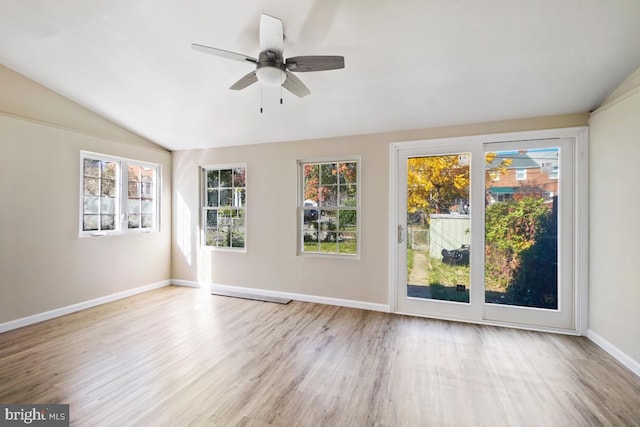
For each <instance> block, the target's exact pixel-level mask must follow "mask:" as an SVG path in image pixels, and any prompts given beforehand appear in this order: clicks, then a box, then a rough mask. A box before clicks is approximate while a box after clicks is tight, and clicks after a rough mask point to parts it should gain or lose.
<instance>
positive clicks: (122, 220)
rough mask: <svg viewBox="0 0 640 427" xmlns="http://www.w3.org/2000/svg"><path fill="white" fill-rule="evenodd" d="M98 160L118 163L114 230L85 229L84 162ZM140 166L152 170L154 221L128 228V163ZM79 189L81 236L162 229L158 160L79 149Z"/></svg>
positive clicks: (135, 232) (160, 171)
mask: <svg viewBox="0 0 640 427" xmlns="http://www.w3.org/2000/svg"><path fill="white" fill-rule="evenodd" d="M85 159H88V160H99V161H104V162H112V163H116V165H117V170H116V188H117V193H116V196H115V208H114V215H115V220H114V229H113V230H84V215H85V209H84V196H85V194H84V178H85V177H84V172H85V171H84V161H85ZM130 165H131V166H140V167H145V168H150V169H153V171H154V182H153V186H154V188H153V190H152V192H153V210H154V221H153V226H151V227H144V228H142V227H140V228H129V226H128V224H129V221H128V212H127V211H128V209H127V206H128V201H129V187H128V185H129V166H130ZM79 177H80V186H79V187H80V191H79V195H80V197H79V199H80V200H79V216H78V218H79V221H78V233H79V237H100V236H113V235H123V234H138V233H152V232H158V231H160V206H161V205H160V195H161V193H162V168H161V165H160V164H158V163H151V162H146V161H142V160H135V159H128V158H124V157H118V156H112V155H108V154H102V153H95V152H91V151H80V173H79Z"/></svg>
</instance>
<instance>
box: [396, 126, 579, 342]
mask: <svg viewBox="0 0 640 427" xmlns="http://www.w3.org/2000/svg"><path fill="white" fill-rule="evenodd" d="M577 148H578V143H577V138H575V137H573V138H572V137H565V138H560V137H558V138H544V139H527V140H518V141H516V140H513V141H508V140H498V141H495V142H494V141H491V140H486V139H484V140H483V138H480V137H478V138H462V139H447V140H438V141H424V142H422V143H415V142H414V143H408V144H404V145H403V144H395V145H394V147H393V148H392V155H393V156H395V157H394V162H395V171H394V174H395V175H394V176H395V178H396V181H395V184H396V192H395V195H394V198H395V200H394V202H395V203H394V208H393V209H394V210H395V211H393V212H392V216H393V219H394V220H396V221H397V229H396V230H395V232H394V235H393V237H394V240H395V241H394V242H393V246H394V248H395V253H394V252H392V255H393V256H392V259H394V263H395V265H394V266H393V268H392V270H395V272H396V274H395V278H396V280H395V283H393V287H394V288H395V289H394V293H393V294H392V300H395V302H394V306H395V309H396V311H397V312H402V313H408V314H416V315H422V316H429V317H438V318H447V319H458V320H467V321H477V322H484V323H497V324H510V325H514V326H518V325H519V326H523V327H533V328H539V329H558V330H567V331H574V330H576V328H577V324H576V323H577V316H576V314H577V312H576V309H577V307H576V304H577V301H578V298H577V297H578V294H577V291H578V285H577V280H576V253H577V247H576V231H575V230H576V222H575V217H576V214H577V213H578V211H577V204H576V194H577V191H578V188H577V183H576V179H575V176H576V155H575V153H576V150H577ZM394 150H395V151H394Z"/></svg>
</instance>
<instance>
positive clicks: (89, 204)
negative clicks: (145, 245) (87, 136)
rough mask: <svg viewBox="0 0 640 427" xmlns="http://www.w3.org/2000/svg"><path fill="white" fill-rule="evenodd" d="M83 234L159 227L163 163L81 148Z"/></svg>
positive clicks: (145, 230) (147, 229) (81, 229)
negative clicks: (104, 153)
mask: <svg viewBox="0 0 640 427" xmlns="http://www.w3.org/2000/svg"><path fill="white" fill-rule="evenodd" d="M80 157H81V169H82V177H81V178H82V182H81V192H82V194H81V198H80V200H81V202H80V236H83V237H86V236H103V235H107V234H118V233H123V232H133V231H143V232H149V231H154V230H157V229H158V202H159V197H158V195H159V185H158V182H159V178H158V177H159V170H160V165H157V164H153V163H147V162H140V161H136V160H129V159H123V158H119V157H113V156H106V155H103V154H96V153H89V152H84V151H83V152H81V156H80Z"/></svg>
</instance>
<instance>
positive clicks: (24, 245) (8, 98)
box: [0, 67, 171, 324]
mask: <svg viewBox="0 0 640 427" xmlns="http://www.w3.org/2000/svg"><path fill="white" fill-rule="evenodd" d="M76 128H79V129H76ZM80 150H89V151H95V152H99V153H104V154H110V155H115V156H122V157H127V158H133V159H139V160H145V161H150V162H157V163H160V164H161V165H162V168H163V180H164V184H165V186H164V189H163V194H162V200H163V203H162V212H161V214H162V227H161V228H162V230H161V232H160V233H152V234H138V235H126V236H112V237H100V238H84V239H81V238H79V237H78V228H79V187H80V178H79V176H80V175H79V174H80ZM170 179H171V153H169V152H167V151H166V150H163V149H160V148H159V147H157V146H156V145H154V144H152V143H151V142H149V141H146V140H144V139H142V138H140V137H138V136H136V135H133V134H131V133H129V132H127V131H126V130H124V129H122V128H119V127H118V126H116V125H114V124H110V123H109V122H108V121H106V120H104V119H101V118H100V117H99V116H96V115H95V114H93V113H91V112H89V111H87V110H85V109H84V108H82V107H80V106H78V105H76V104H74V103H72V102H71V101H69V100H67V99H65V98H63V97H61V96H60V95H57V94H55V93H53V92H51V91H49V90H47V89H45V88H43V87H42V86H39V85H37V84H36V83H34V82H32V81H30V80H28V79H26V78H24V77H23V76H20V75H19V74H16V73H14V72H12V71H10V70H8V69H6V68H4V67H0V200H1V203H2V209H0V324H2V323H4V322H8V321H12V320H16V319H20V318H23V317H27V316H30V315H34V314H39V313H43V312H46V311H49V310H54V309H58V308H63V307H66V306H69V305H73V304H77V303H82V302H85V301H88V300H91V299H94V298H99V297H104V296H109V295H112V294H115V293H118V292H124V291H128V290H131V289H134V288H137V287H140V286H144V285H149V284H152V283H156V282H160V281H165V280H169V279H170V278H171V270H170V264H171V260H170V242H171V210H170V208H171V201H170V200H171V182H170Z"/></svg>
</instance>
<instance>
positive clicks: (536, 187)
mask: <svg viewBox="0 0 640 427" xmlns="http://www.w3.org/2000/svg"><path fill="white" fill-rule="evenodd" d="M505 161H507V162H509V164H508V165H507V167H506V173H505V172H503V171H499V170H498V167H499V166H500V165H501V164H502V163H503V162H505ZM486 185H487V201H488V203H490V204H491V203H496V202H504V201H507V200H510V199H513V198H514V197H515V195H516V194H522V195H539V196H543V197H545V198H546V199H547V200H548V201H549V202H551V200H552V198H553V197H554V196H557V195H558V150H557V149H548V150H547V149H545V150H532V151H529V152H527V151H518V152H513V151H508V152H507V151H504V152H499V153H498V154H497V156H496V158H495V159H494V160H493V161H492V162H491V163H489V164H487V181H486Z"/></svg>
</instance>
